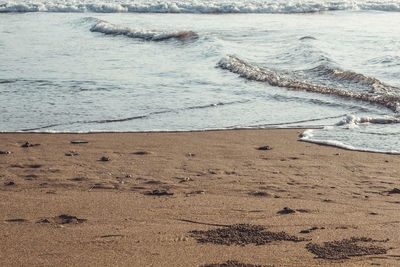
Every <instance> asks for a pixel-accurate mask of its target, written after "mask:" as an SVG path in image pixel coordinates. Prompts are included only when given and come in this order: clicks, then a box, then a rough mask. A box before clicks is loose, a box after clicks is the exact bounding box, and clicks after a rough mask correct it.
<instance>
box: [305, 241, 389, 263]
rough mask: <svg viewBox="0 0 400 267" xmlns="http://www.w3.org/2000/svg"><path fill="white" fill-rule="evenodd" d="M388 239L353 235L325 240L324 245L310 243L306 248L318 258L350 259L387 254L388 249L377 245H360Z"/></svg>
mask: <svg viewBox="0 0 400 267" xmlns="http://www.w3.org/2000/svg"><path fill="white" fill-rule="evenodd" d="M387 241H388V239H386V240H373V239H371V238H366V237H352V238H350V239H343V240H341V241H332V242H324V244H323V245H318V244H315V243H308V244H307V245H306V248H307V250H308V251H309V252H311V253H313V254H315V255H316V256H317V257H318V258H322V259H328V260H340V259H349V257H356V256H365V255H379V254H386V253H387V249H385V248H382V247H377V246H360V245H359V244H358V243H361V242H364V243H367V242H387Z"/></svg>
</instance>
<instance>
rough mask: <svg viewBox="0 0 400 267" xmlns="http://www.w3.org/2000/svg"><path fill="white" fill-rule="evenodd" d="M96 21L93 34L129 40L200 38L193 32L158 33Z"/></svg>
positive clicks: (92, 28)
mask: <svg viewBox="0 0 400 267" xmlns="http://www.w3.org/2000/svg"><path fill="white" fill-rule="evenodd" d="M94 20H96V22H95V24H94V25H93V26H92V27H91V28H90V31H91V32H100V33H104V34H110V35H124V36H126V37H129V38H139V39H143V40H146V41H165V40H169V39H176V40H180V41H185V40H193V39H197V38H198V37H199V36H198V35H197V33H195V32H193V31H156V30H137V29H133V28H129V27H124V26H119V25H115V24H112V23H109V22H107V21H104V20H97V19H94Z"/></svg>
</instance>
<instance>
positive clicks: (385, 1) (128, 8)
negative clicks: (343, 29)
mask: <svg viewBox="0 0 400 267" xmlns="http://www.w3.org/2000/svg"><path fill="white" fill-rule="evenodd" d="M335 10H376V11H391V12H400V3H399V2H398V1H395V0H380V1H378V0H307V1H302V0H293V1H287V0H278V1H277V0H252V1H244V2H239V1H234V0H227V1H213V0H199V1H197V0H188V1H179V0H178V1H171V0H164V1H151V0H144V1H138V2H136V1H135V2H120V1H115V0H111V1H105V2H97V1H86V0H85V1H83V0H64V1H60V0H58V1H48V2H41V1H29V0H25V1H17V2H15V1H10V2H6V3H4V4H0V12H98V13H116V12H118V13H119V12H135V13H311V12H323V11H335Z"/></svg>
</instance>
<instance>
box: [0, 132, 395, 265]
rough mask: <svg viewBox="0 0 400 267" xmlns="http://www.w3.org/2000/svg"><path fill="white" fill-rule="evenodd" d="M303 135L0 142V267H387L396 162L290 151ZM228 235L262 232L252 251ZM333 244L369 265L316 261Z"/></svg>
mask: <svg viewBox="0 0 400 267" xmlns="http://www.w3.org/2000/svg"><path fill="white" fill-rule="evenodd" d="M302 130H303V128H301V129H299V128H294V129H293V128H290V129H242V130H236V129H235V130H211V131H209V130H207V131H190V132H140V133H139V132H133V133H132V132H126V133H112V132H109V133H103V132H102V133H55V134H54V133H45V134H43V133H0V140H1V143H0V151H10V152H11V154H1V155H0V199H1V201H0V210H2V211H3V212H2V213H1V214H0V225H1V227H0V240H1V242H0V259H1V262H2V264H4V265H7V266H17V265H18V266H20V265H28V264H30V265H34V266H37V265H45V266H50V265H53V266H54V265H93V264H99V265H118V266H212V264H217V263H219V264H222V263H226V262H228V261H231V263H232V262H235V261H236V262H240V263H246V264H253V265H254V266H256V265H263V266H272V265H273V266H343V265H346V266H349V265H350V266H354V265H357V266H364V265H365V266H369V265H371V264H375V265H377V264H380V265H384V266H394V265H396V264H398V259H399V258H400V236H399V235H398V234H397V232H398V231H397V229H398V225H399V223H400V215H399V214H398V213H397V210H398V205H399V204H398V203H400V194H398V193H397V190H396V189H399V188H400V182H399V180H398V177H399V175H400V156H399V155H392V154H383V153H375V152H358V151H353V150H345V149H341V148H336V147H331V146H325V145H317V144H313V143H310V142H304V141H299V140H298V135H299V132H301V131H302ZM74 140H75V141H88V143H79V142H78V144H72V143H71V141H74ZM26 142H29V144H31V145H32V146H28V147H21V146H22V145H24V144H25V143H26ZM37 144H40V145H37ZM11 182H12V183H11ZM236 224H250V225H253V226H262V227H265V229H264V230H263V232H257V231H258V230H257V231H256V230H254V229H255V228H254V229H253V228H251V229H250V228H249V229H248V228H246V227H247V226H246V227H244V229H245V230H244V231H245V232H246V233H248V234H250V233H253V232H254V231H255V232H257V233H258V234H257V238H256V239H257V240H258V241H257V242H259V243H258V244H259V245H256V243H252V240H253V239H252V238H255V237H252V236H249V237H248V239H246V240H247V241H246V242H249V243H246V242H245V243H243V242H244V241H243V240H241V239H240V238H239V237H236V239H232V240H225V239H223V238H222V239H221V237H218V236H216V233H218V231H222V230H218V229H221V228H224V229H230V231H234V229H236V228H235V227H233V228H232V227H229V226H232V225H236ZM246 229H247V230H246ZM257 229H258V228H257ZM208 230H214V232H212V234H213V236H212V237H210V236H207V238H206V237H205V235H206V234H209V233H208V232H206V231H208ZM242 230H243V229H242ZM281 232H284V233H285V234H286V235H283V234H280V236H279V238H283V239H279V238H278V237H277V235H274V234H270V235H267V234H266V233H281ZM235 233H236V232H235ZM235 233H233V232H232V233H231V234H232V236H235ZM199 236H201V237H199ZM260 236H262V237H264V238H265V239H262V240H261V241H260V239H259V238H260ZM352 237H356V239H351V238H352ZM199 238H200V239H199ZM201 238H202V239H201ZM271 238H272V239H271ZM357 238H358V239H357ZM237 239H239V241H240V242H242V243H241V245H238V244H237V243H235V242H237V241H238V240H237ZM387 239H388V240H387ZM199 240H203V241H199ZM218 240H219V241H218ZM343 240H350V241H343ZM351 240H353V241H354V242H353V241H351ZM332 241H343V242H342V243H340V242H339V243H340V244H341V245H342V246H345V249H344V251H350V252H351V251H353V250H357V248H359V247H362V248H363V249H362V251H363V252H366V251H367V252H368V253H370V255H364V256H353V255H349V254H345V256H346V255H347V258H346V257H345V258H340V256H343V255H342V254H340V255H339V254H338V253H339V252H338V251H337V250H335V249H333V251H332V252H331V253H332V254H329V255H330V256H329V255H328V256H327V255H322V254H315V253H318V248H319V247H320V246H323V244H324V242H332ZM218 242H222V243H218ZM263 242H264V243H263ZM346 242H347V243H346ZM228 244H229V245H228ZM346 246H347V247H346ZM374 248H375V249H374ZM376 248H379V249H376ZM350 252H349V253H350ZM356 252H357V251H356ZM335 253H336V254H335ZM354 253H355V252H354V251H353V254H354ZM350 254H351V253H350ZM332 255H333V256H332ZM335 255H336V259H332V257H333V258H334V257H335ZM338 255H339V256H338ZM358 255H363V254H362V253H361V254H360V252H359V254H358ZM329 257H331V258H329ZM232 266H235V265H232ZM236 266H237V265H236Z"/></svg>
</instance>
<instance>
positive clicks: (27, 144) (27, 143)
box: [21, 142, 40, 147]
mask: <svg viewBox="0 0 400 267" xmlns="http://www.w3.org/2000/svg"><path fill="white" fill-rule="evenodd" d="M33 146H40V144H31V143H29V142H25V143H24V144H23V145H21V147H33Z"/></svg>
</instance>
